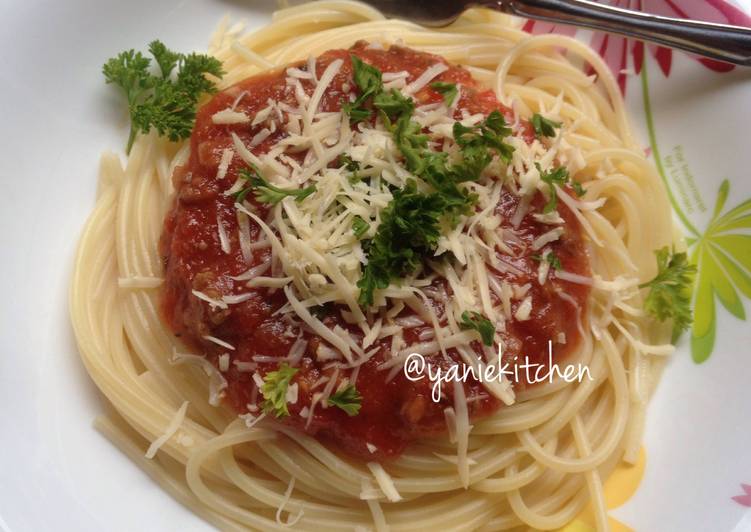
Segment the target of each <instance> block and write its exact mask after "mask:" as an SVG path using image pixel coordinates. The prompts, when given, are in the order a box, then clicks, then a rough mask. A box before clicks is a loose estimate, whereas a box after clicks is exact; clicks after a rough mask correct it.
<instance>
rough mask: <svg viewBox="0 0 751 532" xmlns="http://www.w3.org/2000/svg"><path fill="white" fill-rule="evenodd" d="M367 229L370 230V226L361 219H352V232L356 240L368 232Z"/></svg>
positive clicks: (357, 217)
mask: <svg viewBox="0 0 751 532" xmlns="http://www.w3.org/2000/svg"><path fill="white" fill-rule="evenodd" d="M368 229H370V224H369V223H368V222H366V221H365V220H363V219H362V218H361V217H359V216H355V217H354V218H353V219H352V232H353V233H354V234H355V237H356V238H357V239H358V240H359V239H360V238H362V237H363V235H364V234H365V233H367V232H368Z"/></svg>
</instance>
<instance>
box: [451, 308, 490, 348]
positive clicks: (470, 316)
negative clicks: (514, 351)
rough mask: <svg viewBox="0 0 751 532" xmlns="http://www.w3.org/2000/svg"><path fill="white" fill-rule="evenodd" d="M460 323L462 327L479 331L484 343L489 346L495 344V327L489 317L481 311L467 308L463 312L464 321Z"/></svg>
mask: <svg viewBox="0 0 751 532" xmlns="http://www.w3.org/2000/svg"><path fill="white" fill-rule="evenodd" d="M459 325H460V326H461V328H462V329H474V330H475V331H477V332H479V333H480V338H482V343H483V344H485V345H487V346H491V345H493V337H494V336H495V327H493V324H492V323H491V322H490V320H489V319H488V318H486V317H485V316H483V315H482V314H480V313H479V312H475V311H469V310H465V311H464V312H462V321H461V323H460V324H459Z"/></svg>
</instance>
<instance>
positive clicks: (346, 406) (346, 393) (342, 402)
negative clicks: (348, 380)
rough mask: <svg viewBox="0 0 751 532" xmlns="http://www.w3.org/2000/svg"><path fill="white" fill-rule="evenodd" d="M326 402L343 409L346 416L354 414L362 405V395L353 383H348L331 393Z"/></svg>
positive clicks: (358, 411)
mask: <svg viewBox="0 0 751 532" xmlns="http://www.w3.org/2000/svg"><path fill="white" fill-rule="evenodd" d="M326 403H327V404H328V405H329V406H335V407H337V408H340V409H341V410H344V411H345V412H346V413H347V415H348V416H356V415H357V414H359V413H360V407H362V396H361V395H360V392H358V391H357V388H355V386H354V384H348V385H347V386H345V387H344V388H341V389H339V390H338V391H336V392H335V393H332V394H331V395H330V396H329V398H328V399H326Z"/></svg>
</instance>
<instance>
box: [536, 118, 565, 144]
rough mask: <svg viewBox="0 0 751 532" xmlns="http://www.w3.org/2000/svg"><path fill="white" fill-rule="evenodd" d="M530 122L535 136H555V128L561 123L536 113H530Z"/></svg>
mask: <svg viewBox="0 0 751 532" xmlns="http://www.w3.org/2000/svg"><path fill="white" fill-rule="evenodd" d="M530 122H531V123H532V128H533V129H534V130H535V136H536V137H537V138H540V137H555V129H556V128H559V127H561V125H562V124H561V123H560V122H554V121H553V120H550V119H549V118H545V117H544V116H542V115H541V114H538V113H535V114H533V115H532V119H531V120H530Z"/></svg>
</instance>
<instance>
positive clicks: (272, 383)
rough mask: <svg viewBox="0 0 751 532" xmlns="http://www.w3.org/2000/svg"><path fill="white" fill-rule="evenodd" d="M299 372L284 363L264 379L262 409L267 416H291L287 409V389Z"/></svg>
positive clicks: (297, 369)
mask: <svg viewBox="0 0 751 532" xmlns="http://www.w3.org/2000/svg"><path fill="white" fill-rule="evenodd" d="M298 371H299V368H292V367H290V366H289V365H288V364H287V363H286V362H283V363H282V364H281V365H280V366H279V369H277V370H276V371H270V372H268V373H267V374H266V376H265V377H264V378H263V386H261V394H262V395H263V398H264V401H263V403H262V404H261V408H262V409H263V411H264V412H265V413H267V414H274V416H276V417H285V416H288V415H289V410H288V409H287V389H288V388H289V383H290V381H291V380H292V377H294V376H295V374H296V373H297V372H298Z"/></svg>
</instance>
